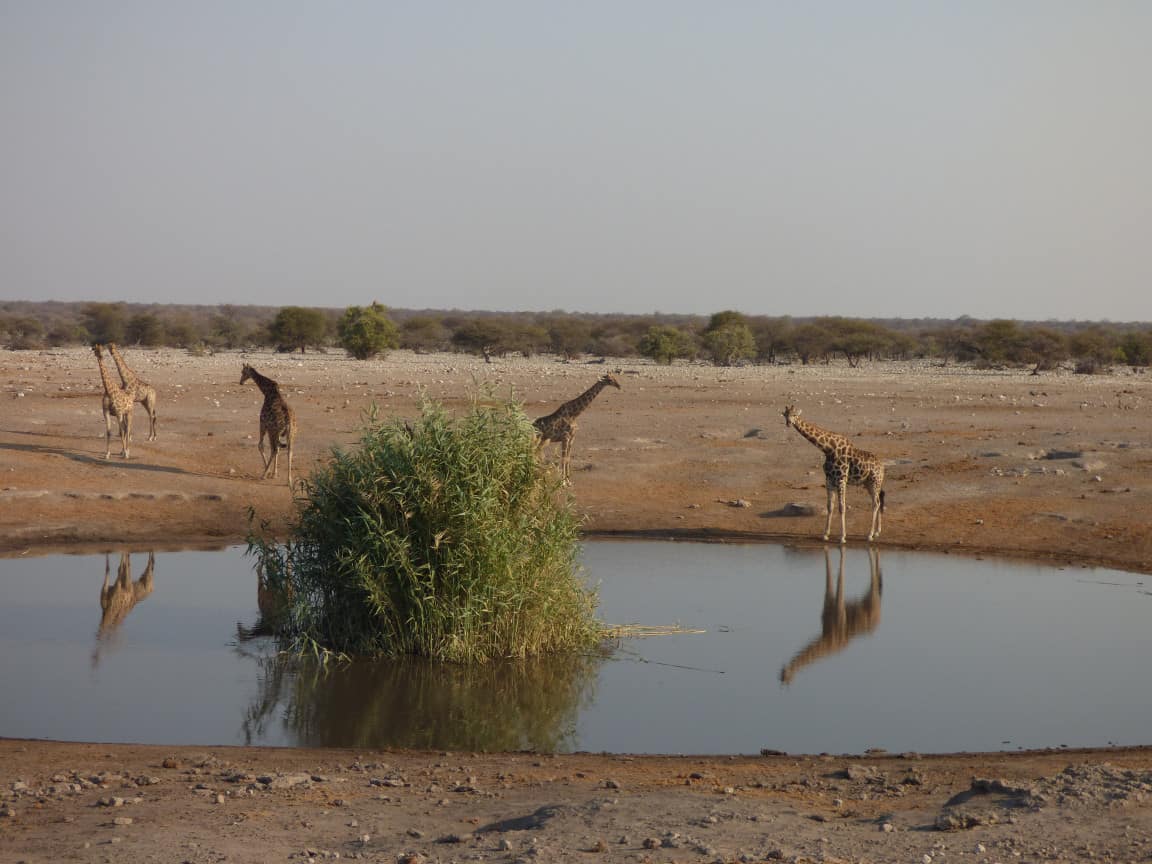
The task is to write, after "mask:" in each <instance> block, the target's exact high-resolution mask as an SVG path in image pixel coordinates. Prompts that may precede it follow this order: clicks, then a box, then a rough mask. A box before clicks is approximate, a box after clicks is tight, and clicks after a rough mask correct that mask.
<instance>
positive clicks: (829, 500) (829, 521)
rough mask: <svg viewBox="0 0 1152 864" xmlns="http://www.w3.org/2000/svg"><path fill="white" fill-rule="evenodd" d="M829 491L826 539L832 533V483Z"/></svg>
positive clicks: (825, 527) (825, 525)
mask: <svg viewBox="0 0 1152 864" xmlns="http://www.w3.org/2000/svg"><path fill="white" fill-rule="evenodd" d="M827 492H828V520H827V521H826V522H825V523H824V539H825V540H827V539H828V535H829V534H831V533H832V494H833V487H832V486H831V485H829V486H828V487H827Z"/></svg>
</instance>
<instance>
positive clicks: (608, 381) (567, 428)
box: [532, 373, 620, 484]
mask: <svg viewBox="0 0 1152 864" xmlns="http://www.w3.org/2000/svg"><path fill="white" fill-rule="evenodd" d="M605 387H615V388H616V389H617V390H619V389H620V382H619V381H617V380H616V378H615V376H613V375H609V374H607V373H605V374H604V375H603V376H601V378H600V379H599V380H598V381H597V382H596V383H595V384H593V385H592V386H591V387H589V388H588V389H587V390H585V391H584V392H583V393H581V394H580V395H579V396H577V397H576V398H575V399H572V400H570V401H568V402H565V403H564V404H563V405H561V406H560V407H559V408H557V409H556V410H555V411H553V412H552V413H551V414H548V415H546V416H544V417H538V418H537V419H536V420H535V421H533V423H532V425H533V426H534V427H536V434H537V435H538V436H539V437H538V438H537V439H536V450H537V452H539V451H540V450H542V449H543V448H544V445H545V444H547V443H548V442H549V441H555V442H557V443H558V444H559V445H560V470H561V472H562V473H563V475H564V483H565V484H567V483H568V482H569V474H570V465H571V462H572V441H573V439H574V438H575V437H576V418H577V417H579V416H580V414H581V413H582V412H583V411H584V409H585V408H587V407H588V406H589V405H590V404H592V400H593V399H595V398H596V397H597V396H598V395H600V391H601V390H603V389H604V388H605Z"/></svg>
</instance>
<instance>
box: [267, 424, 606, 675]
mask: <svg viewBox="0 0 1152 864" xmlns="http://www.w3.org/2000/svg"><path fill="white" fill-rule="evenodd" d="M559 483H560V480H559V478H558V477H557V476H556V475H555V473H554V472H552V471H549V470H544V469H542V468H541V466H540V464H539V462H538V461H537V459H536V454H535V436H534V432H533V429H532V425H531V423H530V421H529V420H528V418H527V417H525V415H524V412H523V411H522V410H521V409H520V407H519V406H518V405H516V404H514V403H511V402H497V403H495V404H488V405H481V404H479V403H478V402H475V403H474V404H473V405H472V406H471V409H470V410H469V411H468V412H466V413H464V414H463V415H461V416H459V417H452V416H450V415H449V414H448V413H447V412H446V411H445V410H444V409H443V407H441V406H439V405H437V404H434V403H426V404H425V405H424V407H423V410H422V413H421V416H420V418H419V419H418V420H417V421H416V422H415V423H414V424H407V423H404V422H402V421H399V420H392V421H389V422H379V421H378V420H377V419H376V418H375V416H369V418H368V420H367V422H366V424H365V428H364V431H363V433H362V436H361V440H360V443H359V446H358V447H355V448H352V449H348V450H342V449H336V450H334V451H333V454H332V458H331V460H330V461H329V463H328V464H327V465H326V466H324V467H322V468H320V469H319V470H317V471H316V472H315V473H314V474H313V475H312V476H311V477H310V478H308V479H307V480H306V481H305V482H304V491H303V494H302V496H301V497H300V498H299V499H298V502H297V512H296V514H295V516H294V524H293V525H292V528H291V532H290V537H289V539H288V541H287V542H286V543H285V544H283V545H280V544H276V543H273V542H271V541H269V540H266V539H264V537H263V536H262V535H256V534H253V535H251V536H250V538H249V551H250V552H252V553H254V554H255V555H256V556H257V557H258V559H259V561H260V563H261V565H262V566H263V568H264V571H265V573H266V576H267V579H268V583H269V584H270V585H273V586H278V590H280V591H281V592H282V593H283V594H284V595H285V596H286V597H287V598H288V600H289V609H290V613H289V616H288V624H287V628H286V629H287V633H286V634H285V635H287V636H289V637H292V638H294V639H295V640H296V642H297V644H298V646H313V647H315V648H317V649H322V650H330V651H336V652H341V653H345V654H351V655H381V654H384V655H401V654H415V655H419V656H427V657H432V658H436V659H444V660H455V661H464V660H485V659H489V658H494V657H524V656H527V655H530V654H540V653H550V652H558V651H571V650H584V649H587V648H589V647H591V646H593V645H595V644H597V642H598V640H599V636H600V630H599V628H598V625H597V624H596V622H595V620H594V618H593V612H594V609H595V604H596V598H595V594H594V593H593V592H590V591H588V590H587V589H586V588H585V587H584V585H583V582H582V580H581V579H580V577H579V573H578V567H577V562H576V558H577V554H578V544H577V539H578V529H579V522H578V519H577V518H576V517H575V515H574V514H573V512H572V505H571V501H570V499H569V498H568V497H567V495H566V494H565V493H564V492H563V491H562V487H561V486H560V485H559Z"/></svg>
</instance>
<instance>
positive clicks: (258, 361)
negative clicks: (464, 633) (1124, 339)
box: [0, 349, 1152, 862]
mask: <svg viewBox="0 0 1152 864" xmlns="http://www.w3.org/2000/svg"><path fill="white" fill-rule="evenodd" d="M125 356H126V359H127V360H128V362H129V363H130V364H132V365H133V367H134V368H135V369H136V371H137V373H138V374H139V375H140V376H141V377H142V378H145V379H146V380H148V381H150V382H151V383H152V384H153V385H154V386H155V387H156V389H157V391H158V394H159V399H158V413H159V421H158V432H159V435H158V438H157V440H156V441H153V442H149V441H147V438H146V434H144V432H142V431H141V430H146V428H147V424H146V419H145V414H144V412H143V409H142V408H141V407H140V406H137V409H136V423H135V429H136V434H135V436H134V441H133V445H132V450H131V459H129V460H127V461H125V460H123V459H121V458H119V455H118V454H119V452H120V447H119V442H118V440H117V439H116V438H115V436H113V442H112V457H111V458H110V459H108V460H105V459H104V458H103V457H104V450H105V440H104V439H105V430H104V424H103V420H102V418H101V413H100V393H101V389H100V380H99V377H98V375H97V371H96V364H95V359H94V357H93V356H92V354H91V352H90V351H88V350H86V349H83V350H82V349H75V350H57V351H50V352H42V353H37V352H0V399H3V400H4V402H5V404H6V405H7V406H8V410H7V411H6V412H5V414H4V417H3V419H2V420H0V551H2V552H3V554H5V555H9V556H13V555H24V554H41V553H44V552H48V551H58V550H61V549H64V550H75V551H81V550H85V551H87V550H94V549H122V548H127V547H130V548H134V549H141V550H143V549H149V548H152V549H157V550H159V549H165V548H186V547H190V546H212V545H228V544H235V543H242V542H243V540H244V537H245V534H246V532H247V529H248V525H249V522H248V514H249V510H250V508H251V509H252V510H253V511H254V512H255V514H256V515H257V518H260V519H267V520H270V521H271V522H272V523H273V524H281V525H282V524H283V520H284V519H285V518H286V517H287V516H288V515H290V513H291V512H292V507H293V499H292V493H291V491H290V489H289V487H288V485H287V482H286V477H285V474H286V470H285V469H286V465H285V460H284V459H283V458H282V459H281V464H280V477H279V478H278V480H276V481H273V480H260V479H259V477H260V473H261V469H262V464H261V462H260V457H259V455H258V453H257V451H256V437H257V433H258V414H259V408H260V404H261V396H260V394H259V392H258V391H257V390H256V388H255V387H254V386H253V385H251V384H248V385H246V386H245V387H241V386H240V385H239V383H238V382H239V379H240V368H241V365H242V363H243V362H250V363H251V364H252V365H254V366H255V367H256V368H257V369H259V370H260V371H261V372H263V373H264V374H266V375H268V376H270V377H272V378H274V379H276V380H278V381H279V382H280V384H281V385H282V388H283V390H284V392H285V394H286V396H287V398H288V400H289V401H290V403H291V404H292V406H293V408H294V409H295V410H296V412H297V414H298V417H299V426H300V434H299V442H298V446H297V452H296V456H295V469H296V473H297V475H298V476H299V475H304V474H306V473H307V472H308V471H309V470H310V469H311V467H312V466H313V465H315V464H316V462H317V460H322V459H324V458H325V457H326V455H327V454H328V452H329V451H330V448H331V447H332V446H333V445H348V444H351V443H353V442H354V441H355V440H356V438H357V436H358V430H359V428H360V426H361V423H362V419H363V414H364V412H365V410H366V409H368V408H369V407H370V406H372V405H375V406H376V407H377V410H378V411H379V412H380V413H381V414H382V415H384V416H391V415H400V416H406V417H407V416H413V415H415V414H416V413H417V412H418V410H419V403H420V400H421V399H422V398H423V397H424V396H427V397H429V398H432V399H435V400H438V401H442V402H444V403H445V404H446V405H448V406H449V407H453V408H454V407H463V406H466V405H467V404H468V402H469V400H471V399H473V398H487V397H488V396H495V397H504V396H508V395H512V396H513V397H514V398H516V399H519V400H521V401H523V403H524V405H525V408H526V410H527V411H528V413H529V414H530V415H531V416H537V415H541V414H545V413H547V412H549V411H551V410H553V408H555V407H556V406H557V405H558V404H559V403H560V402H562V401H564V400H567V399H571V398H573V397H574V396H576V395H578V394H579V393H580V392H582V391H583V390H584V389H586V388H587V387H588V386H589V385H591V384H592V383H593V382H594V381H595V380H596V379H597V377H598V376H599V375H600V374H602V373H603V372H605V371H614V372H615V373H616V375H617V377H618V378H619V380H620V383H621V385H622V387H621V389H620V390H615V389H611V388H610V389H608V390H606V391H605V392H603V393H602V394H601V395H600V396H599V397H598V398H597V399H596V400H595V401H594V402H593V403H592V404H591V406H590V407H589V408H588V409H587V410H586V411H585V413H584V414H583V415H582V416H581V418H580V425H579V434H578V436H577V438H576V443H575V451H574V457H573V479H572V487H571V488H572V493H573V496H574V498H575V501H576V505H577V507H578V508H579V510H580V511H581V512H582V513H583V514H584V516H585V520H586V523H585V524H586V529H587V531H588V532H589V533H590V534H622V535H639V536H653V537H700V538H708V539H716V540H740V541H787V542H818V541H819V535H820V534H821V533H822V531H823V527H824V517H823V511H824V505H825V493H824V488H823V474H822V471H821V461H822V455H821V453H820V452H819V451H818V450H817V449H815V448H814V447H813V446H812V445H810V444H809V443H808V442H806V441H805V440H803V439H802V438H801V437H800V436H799V435H798V434H797V433H796V432H795V431H793V430H791V429H787V428H786V427H785V425H784V423H783V419H782V417H781V413H780V412H781V411H782V410H783V408H784V406H785V405H787V404H795V405H796V406H798V407H800V408H801V409H803V412H804V413H803V417H804V418H805V419H807V420H809V421H811V422H814V423H817V424H819V425H821V426H824V427H826V428H829V429H831V430H834V431H837V432H840V433H843V434H845V435H847V436H849V437H850V439H851V440H852V441H853V442H854V443H855V444H857V446H860V447H864V448H866V449H869V450H872V451H874V452H875V453H877V454H878V455H879V456H881V457H882V458H883V459H884V460H885V462H886V466H887V480H886V482H885V490H886V492H887V507H886V512H885V522H884V532H883V535H882V537H881V539H880V545H881V546H882V547H887V548H903V549H915V550H930V551H938V552H949V553H959V554H970V555H1003V556H1013V557H1026V558H1033V559H1045V560H1048V561H1051V562H1056V563H1061V564H1068V565H1073V566H1098V565H1105V566H1110V567H1116V568H1120V569H1125V570H1130V571H1135V572H1141V573H1149V572H1152V526H1150V525H1149V520H1148V515H1147V514H1148V513H1149V512H1152V511H1150V509H1149V504H1150V503H1152V481H1150V479H1149V478H1150V477H1152V473H1150V472H1149V470H1148V469H1149V467H1150V465H1152V435H1150V434H1149V425H1148V411H1149V406H1150V405H1152V384H1150V383H1149V381H1150V380H1152V379H1149V378H1148V377H1147V376H1145V375H1140V374H1132V373H1129V372H1127V371H1117V372H1116V373H1114V374H1111V375H1098V376H1081V375H1072V374H1069V373H1065V372H1059V373H1049V374H1044V375H1039V376H1032V375H1029V374H1027V373H1026V372H1023V371H1019V370H1001V371H977V370H972V369H968V368H964V367H936V366H931V365H927V364H916V363H893V364H875V365H867V364H865V365H864V366H862V367H861V368H856V369H852V368H848V367H846V366H837V365H828V366H808V367H805V366H772V367H749V368H738V369H722V368H716V367H710V366H704V365H676V366H672V367H658V366H654V365H651V364H648V363H646V362H642V361H635V360H614V359H612V358H608V359H607V360H606V361H605V362H603V363H600V362H571V363H564V362H559V361H556V360H553V359H541V358H535V359H527V360H526V359H519V358H517V359H508V360H504V361H500V360H496V361H494V362H493V363H490V364H488V363H484V362H483V361H482V360H479V359H475V358H470V357H464V356H457V355H451V356H449V355H414V354H408V353H405V352H396V353H394V354H391V355H389V356H388V357H387V358H386V359H382V360H374V361H367V362H357V361H353V360H350V359H347V358H344V357H337V356H335V355H314V354H309V355H306V356H300V355H295V356H290V355H276V354H243V355H241V354H238V353H237V354H217V355H214V356H208V357H191V356H188V355H185V354H183V353H181V352H174V351H157V352H151V351H141V350H133V349H128V350H126V351H125ZM849 501H850V509H849V511H848V534H849V542H851V543H859V542H861V541H862V535H863V534H865V533H866V531H867V507H866V498H865V496H864V495H863V493H861V492H859V491H858V490H852V491H851V492H850V495H849ZM806 508H808V509H806ZM797 514H799V515H797ZM2 568H3V561H2V560H0V572H2ZM2 590H3V589H2V582H0V602H2V599H3V595H2ZM6 662H18V659H17V658H9V660H8V661H6ZM844 710H846V711H850V710H851V706H848V705H846V706H844ZM2 714H3V710H2V702H0V720H2ZM1150 761H1152V754H1150V753H1149V752H1148V751H1146V750H1143V749H1122V750H1108V751H1081V752H1069V751H1061V752H1055V753H1047V752H1046V753H1036V752H1029V753H1022V754H999V753H993V754H974V755H973V754H961V755H954V756H925V757H917V756H915V755H913V754H905V755H904V756H903V757H896V756H888V755H881V754H862V755H859V756H855V757H829V756H824V757H819V756H812V757H792V756H767V757H764V756H747V757H735V758H728V757H723V758H717V757H699V758H697V757H631V756H623V755H618V756H610V755H598V756H596V755H585V754H576V755H570V756H549V755H534V754H502V755H475V754H461V753H451V754H438V753H408V752H403V753H396V752H378V751H373V752H357V753H353V752H351V751H347V752H345V751H302V750H275V749H259V750H253V749H240V748H213V749H211V750H205V749H204V748H186V747H163V748H154V747H142V746H131V745H83V744H56V743H49V742H32V741H11V740H0V861H8V860H14V861H18V860H26V861H58V860H73V859H82V860H88V859H89V858H91V859H93V860H100V861H105V860H107V861H128V862H136V861H185V860H186V861H268V860H308V859H309V858H314V859H316V860H323V859H326V858H327V859H334V858H335V857H336V856H337V855H339V856H340V857H353V856H360V857H362V858H363V859H365V860H371V861H396V860H405V858H406V857H407V860H411V861H421V860H428V861H468V860H500V861H503V860H511V861H515V860H525V861H529V860H539V861H553V860H555V861H567V860H580V861H586V860H597V859H604V860H636V861H653V862H660V861H737V860H741V861H763V860H776V859H784V860H798V861H799V860H824V861H835V860H848V861H858V860H865V861H889V860H891V861H908V860H913V861H927V860H929V858H930V859H931V860H933V861H937V862H939V861H947V860H951V859H955V858H961V859H964V860H974V861H1012V860H1083V859H1087V858H1089V857H1093V856H1094V857H1095V858H1096V859H1097V860H1123V861H1127V860H1149V859H1150V858H1152V840H1150V839H1149V838H1150V836H1152V824H1150V820H1152V808H1150V806H1149V804H1148V801H1147V800H1146V797H1147V795H1148V794H1150V793H1152V773H1150V769H1152V765H1150ZM101 802H103V803H101ZM365 838H367V839H365Z"/></svg>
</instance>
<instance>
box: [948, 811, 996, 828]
mask: <svg viewBox="0 0 1152 864" xmlns="http://www.w3.org/2000/svg"><path fill="white" fill-rule="evenodd" d="M999 821H1000V817H999V816H997V815H996V814H995V813H967V812H964V811H955V812H946V813H941V814H940V815H939V816H937V817H936V830H937V831H965V830H967V829H969V828H976V827H977V826H979V825H995V824H997V823H998V822H999Z"/></svg>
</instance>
